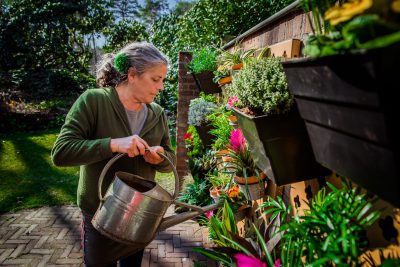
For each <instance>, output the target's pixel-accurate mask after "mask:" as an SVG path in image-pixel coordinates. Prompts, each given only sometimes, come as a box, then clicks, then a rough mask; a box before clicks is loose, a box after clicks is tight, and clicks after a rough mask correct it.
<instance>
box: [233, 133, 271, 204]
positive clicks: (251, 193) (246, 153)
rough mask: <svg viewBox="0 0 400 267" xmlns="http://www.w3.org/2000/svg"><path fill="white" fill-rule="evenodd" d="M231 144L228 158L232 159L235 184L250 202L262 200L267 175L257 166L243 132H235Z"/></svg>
mask: <svg viewBox="0 0 400 267" xmlns="http://www.w3.org/2000/svg"><path fill="white" fill-rule="evenodd" d="M229 142H230V146H229V153H228V156H229V157H230V158H231V159H232V160H231V161H230V164H231V168H232V169H233V171H234V174H235V183H237V184H238V185H239V188H240V191H242V192H243V194H244V195H245V197H246V198H247V199H248V200H257V199H260V198H262V197H263V196H264V190H265V186H266V181H265V180H266V179H265V178H266V175H265V174H264V173H263V172H262V171H261V170H260V169H259V168H258V167H257V165H256V164H255V162H254V160H253V158H252V154H251V151H250V150H249V147H248V144H247V141H246V139H245V138H244V135H243V133H242V131H241V130H240V129H235V130H233V131H232V133H231V137H230V139H229Z"/></svg>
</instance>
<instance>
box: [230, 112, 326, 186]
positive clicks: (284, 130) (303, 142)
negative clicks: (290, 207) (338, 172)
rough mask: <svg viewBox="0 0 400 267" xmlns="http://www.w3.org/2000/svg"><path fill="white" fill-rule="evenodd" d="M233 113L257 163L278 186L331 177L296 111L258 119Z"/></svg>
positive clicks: (258, 117) (240, 113)
mask: <svg viewBox="0 0 400 267" xmlns="http://www.w3.org/2000/svg"><path fill="white" fill-rule="evenodd" d="M233 110H234V112H235V114H236V116H237V118H238V123H239V127H240V129H241V130H242V132H243V134H244V136H245V137H246V140H247V142H248V144H249V148H250V150H251V152H252V156H253V159H254V161H255V162H256V164H257V166H258V167H259V168H260V169H261V170H262V171H263V172H264V173H265V174H266V175H267V177H268V178H269V179H271V180H272V181H273V182H274V183H276V184H277V185H279V186H280V185H285V184H290V183H295V182H300V181H305V180H308V179H313V178H317V177H322V176H325V175H328V174H329V173H330V171H329V170H327V169H325V168H324V167H322V166H321V165H320V164H318V163H317V162H316V160H315V158H314V154H313V151H312V148H311V144H310V140H309V138H308V135H307V131H306V128H305V125H304V121H303V120H302V119H301V117H300V115H299V113H298V111H297V109H296V110H294V111H293V112H291V113H289V114H284V115H263V116H257V117H250V116H248V115H246V114H244V113H242V112H239V111H238V110H236V109H233Z"/></svg>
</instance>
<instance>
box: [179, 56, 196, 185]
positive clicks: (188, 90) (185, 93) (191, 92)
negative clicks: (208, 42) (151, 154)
mask: <svg viewBox="0 0 400 267" xmlns="http://www.w3.org/2000/svg"><path fill="white" fill-rule="evenodd" d="M191 59H192V55H191V54H190V53H188V52H180V53H179V74H178V110H177V113H178V114H177V123H176V154H177V163H176V170H177V171H178V175H179V180H180V184H181V185H182V182H183V177H184V176H185V175H187V174H188V167H187V163H186V160H187V159H188V158H187V155H186V149H185V143H184V142H183V135H184V134H185V133H186V131H187V127H188V124H187V121H188V112H189V103H190V100H191V99H193V98H196V97H198V96H199V91H198V90H197V87H196V84H195V81H194V79H193V76H192V75H191V74H188V73H187V70H186V68H185V65H186V64H187V63H188V62H189V61H190V60H191Z"/></svg>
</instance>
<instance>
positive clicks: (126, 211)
mask: <svg viewBox="0 0 400 267" xmlns="http://www.w3.org/2000/svg"><path fill="white" fill-rule="evenodd" d="M124 155H125V154H119V155H117V156H115V157H114V158H113V159H111V160H110V161H109V162H108V163H107V164H106V166H105V167H104V169H103V171H102V173H101V175H100V179H99V198H100V205H99V208H98V209H97V211H96V214H95V215H94V217H93V220H92V224H93V226H94V227H95V228H96V229H97V230H98V231H99V232H100V233H102V234H103V235H105V236H107V237H109V238H111V239H113V240H115V241H118V242H121V243H125V244H129V245H131V246H136V247H138V249H142V248H144V247H145V246H146V245H147V244H148V243H150V242H151V241H152V240H153V239H154V237H155V235H156V233H157V232H158V231H161V230H164V229H165V228H168V227H170V226H173V225H176V224H178V223H181V222H183V221H185V220H188V219H190V218H193V217H195V216H197V215H199V214H202V213H205V212H207V211H210V210H213V209H216V208H218V204H213V205H209V206H206V207H203V208H201V207H197V206H192V205H187V204H183V203H180V202H177V201H176V200H175V199H176V197H177V195H178V193H179V192H178V190H179V179H178V178H177V173H176V170H175V168H174V166H173V164H172V162H171V161H170V160H169V159H168V158H167V157H166V156H164V155H163V154H160V155H162V156H163V157H164V158H165V159H166V160H167V161H168V162H169V163H170V164H171V165H172V166H173V172H174V176H175V192H174V195H171V194H170V193H169V192H168V191H166V190H165V189H163V188H162V187H161V186H160V185H158V184H157V183H156V182H153V181H149V180H146V179H144V178H142V177H140V176H137V175H134V174H130V173H126V172H117V173H115V177H114V180H113V182H112V183H111V184H110V186H109V187H108V190H107V192H106V194H105V195H104V196H103V194H102V192H101V184H102V181H103V178H104V176H105V174H106V172H107V170H108V169H109V167H110V166H111V164H113V163H114V162H115V161H116V160H117V159H119V158H120V157H122V156H124ZM173 203H175V204H178V205H182V206H186V207H189V208H191V209H193V210H194V211H189V212H186V213H182V214H179V215H173V216H170V217H167V218H164V215H165V213H166V211H167V209H168V207H169V206H170V205H171V204H173Z"/></svg>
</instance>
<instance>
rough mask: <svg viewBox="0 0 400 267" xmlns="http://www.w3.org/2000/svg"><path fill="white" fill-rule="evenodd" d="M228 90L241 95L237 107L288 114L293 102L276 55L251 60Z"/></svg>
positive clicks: (267, 112) (235, 94)
mask: <svg viewBox="0 0 400 267" xmlns="http://www.w3.org/2000/svg"><path fill="white" fill-rule="evenodd" d="M229 90H230V94H231V95H234V96H236V97H237V98H238V100H239V103H238V105H237V106H239V107H248V108H250V109H252V110H254V111H256V112H262V113H264V114H267V115H272V114H283V113H286V112H288V111H290V109H291V108H292V106H293V104H294V99H293V96H292V95H291V94H290V93H289V90H288V86H287V82H286V77H285V73H284V72H283V67H282V64H281V63H280V60H279V59H275V58H267V59H263V58H261V59H254V60H251V61H249V62H248V63H247V64H246V66H245V67H244V68H243V69H242V70H241V71H240V72H239V73H238V74H237V76H236V77H235V79H234V80H233V81H232V86H231V88H230V89H229Z"/></svg>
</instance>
